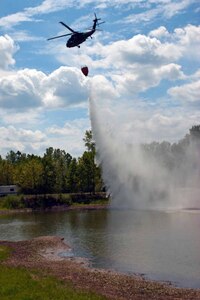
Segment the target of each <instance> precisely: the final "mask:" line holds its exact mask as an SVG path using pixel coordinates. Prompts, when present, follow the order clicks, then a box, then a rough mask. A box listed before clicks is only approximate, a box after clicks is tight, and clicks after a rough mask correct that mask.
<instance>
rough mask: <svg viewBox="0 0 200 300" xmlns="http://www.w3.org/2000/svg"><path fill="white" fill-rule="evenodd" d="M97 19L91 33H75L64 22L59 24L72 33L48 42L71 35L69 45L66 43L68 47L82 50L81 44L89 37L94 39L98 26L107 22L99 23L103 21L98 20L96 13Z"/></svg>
mask: <svg viewBox="0 0 200 300" xmlns="http://www.w3.org/2000/svg"><path fill="white" fill-rule="evenodd" d="M94 16H95V19H94V20H93V26H92V29H91V30H90V31H86V32H79V31H75V30H73V29H72V28H70V27H69V26H68V25H66V24H65V23H64V22H59V23H60V24H62V25H63V26H64V27H66V28H67V29H69V30H70V31H71V32H72V33H67V34H63V35H59V36H55V37H52V38H48V39H47V40H48V41H49V40H54V39H58V38H61V37H64V36H68V35H71V37H70V38H69V39H68V41H67V43H66V47H67V48H72V47H78V48H80V44H82V43H83V42H85V41H86V39H87V38H88V37H90V38H92V35H93V33H95V31H96V30H97V29H96V26H97V25H100V24H103V23H105V22H100V23H99V22H98V21H100V20H101V19H99V18H97V16H96V14H95V13H94Z"/></svg>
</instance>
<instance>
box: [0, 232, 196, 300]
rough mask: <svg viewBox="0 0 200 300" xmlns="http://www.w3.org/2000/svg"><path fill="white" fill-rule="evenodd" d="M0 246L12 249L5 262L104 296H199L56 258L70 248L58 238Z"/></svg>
mask: <svg viewBox="0 0 200 300" xmlns="http://www.w3.org/2000/svg"><path fill="white" fill-rule="evenodd" d="M0 245H7V246H10V247H11V248H12V249H13V251H12V255H11V256H10V258H9V259H8V260H7V261H6V262H4V263H5V264H7V265H10V266H15V267H18V266H23V267H25V268H31V269H32V268H34V269H40V270H41V269H42V270H44V272H47V273H48V274H52V275H55V276H56V277H58V278H60V279H62V280H67V281H71V282H72V283H73V285H74V287H76V288H80V289H86V290H92V291H96V292H97V293H99V294H102V295H105V296H106V297H107V298H108V299H113V300H118V299H119V300H131V299H137V300H142V299H146V300H147V299H148V300H149V299H159V300H168V299H187V300H190V299H191V300H195V299H200V290H192V289H181V288H175V287H173V286H171V285H167V284H163V283H159V282H154V281H147V280H144V279H143V278H141V277H139V276H128V275H123V274H119V273H116V272H112V271H106V270H99V269H94V268H90V267H89V266H88V265H87V263H85V261H84V260H82V259H76V258H70V257H68V258H63V257H60V256H59V255H58V254H59V253H60V252H63V251H70V247H69V246H68V245H66V244H65V243H64V240H63V239H62V238H59V237H54V236H51V237H49V236H48V237H39V238H35V239H32V240H30V241H20V242H7V241H0Z"/></svg>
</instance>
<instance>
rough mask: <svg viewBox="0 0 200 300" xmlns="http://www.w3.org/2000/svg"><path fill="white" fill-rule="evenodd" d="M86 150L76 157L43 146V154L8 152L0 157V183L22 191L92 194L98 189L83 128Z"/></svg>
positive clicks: (91, 148) (89, 135)
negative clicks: (15, 186) (44, 150)
mask: <svg viewBox="0 0 200 300" xmlns="http://www.w3.org/2000/svg"><path fill="white" fill-rule="evenodd" d="M83 140H84V142H85V146H86V151H84V153H83V155H82V156H81V157H79V158H78V159H77V158H75V157H72V155H71V154H69V153H66V152H65V150H60V149H53V148H52V147H50V148H48V149H46V152H45V153H44V155H43V156H37V155H33V154H32V155H30V154H26V153H21V152H20V151H17V152H14V151H12V150H11V151H10V152H9V153H8V154H7V156H6V158H5V159H3V158H1V157H0V185H12V184H16V185H18V186H19V188H20V192H21V193H23V194H52V193H58V194H59V193H79V192H81V193H82V192H84V193H95V192H96V191H101V189H102V179H101V172H100V169H99V167H98V166H97V165H96V163H95V143H94V141H93V139H92V132H91V130H88V131H86V133H85V137H84V139H83Z"/></svg>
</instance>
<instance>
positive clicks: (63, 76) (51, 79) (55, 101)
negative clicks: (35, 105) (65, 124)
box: [42, 67, 88, 108]
mask: <svg viewBox="0 0 200 300" xmlns="http://www.w3.org/2000/svg"><path fill="white" fill-rule="evenodd" d="M42 84H43V89H44V91H45V97H44V104H45V106H47V107H50V108H56V107H67V106H77V105H80V104H82V103H85V102H86V101H87V98H88V88H87V80H86V79H85V78H84V75H83V74H82V73H81V71H80V70H78V69H76V68H70V67H60V68H59V69H57V70H55V71H54V72H52V73H51V74H50V75H49V76H46V78H45V79H44V80H43V82H42Z"/></svg>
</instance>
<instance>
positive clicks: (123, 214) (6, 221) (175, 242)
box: [0, 210, 200, 287]
mask: <svg viewBox="0 0 200 300" xmlns="http://www.w3.org/2000/svg"><path fill="white" fill-rule="evenodd" d="M199 227H200V214H199V213H189V212H170V213H169V212H156V211H146V212H145V211H134V210H133V211H130V210H129V211H127V210H99V211H69V212H48V213H42V212H38V213H32V214H20V215H12V216H3V217H0V239H4V240H25V239H30V238H33V237H37V236H42V235H58V236H62V237H64V238H65V240H66V241H67V243H69V244H70V245H71V246H72V249H73V255H77V256H83V257H87V258H89V259H90V261H91V262H92V263H93V265H94V266H96V267H103V268H114V269H116V270H119V271H122V272H131V273H144V274H146V275H147V276H149V277H150V278H152V279H162V280H170V281H174V282H175V283H177V284H178V285H181V286H189V287H200V281H199V278H200V237H199Z"/></svg>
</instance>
